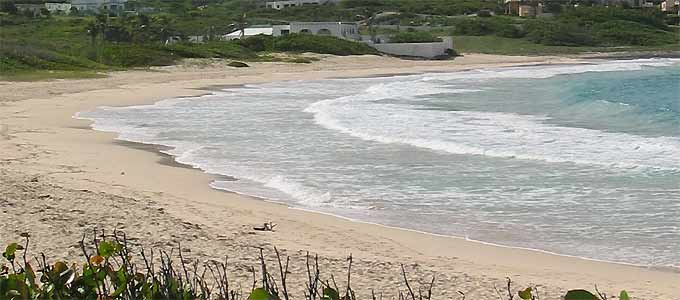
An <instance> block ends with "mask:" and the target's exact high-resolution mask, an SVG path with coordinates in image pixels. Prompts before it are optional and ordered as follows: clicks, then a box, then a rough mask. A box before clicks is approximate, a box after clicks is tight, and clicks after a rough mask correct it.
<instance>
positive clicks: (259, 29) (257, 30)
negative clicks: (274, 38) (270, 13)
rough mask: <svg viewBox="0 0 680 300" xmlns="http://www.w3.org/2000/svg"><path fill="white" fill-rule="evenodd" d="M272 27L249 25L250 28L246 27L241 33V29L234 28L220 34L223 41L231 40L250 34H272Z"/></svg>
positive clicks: (246, 36)
mask: <svg viewBox="0 0 680 300" xmlns="http://www.w3.org/2000/svg"><path fill="white" fill-rule="evenodd" d="M272 32H273V28H272V27H251V28H246V29H244V30H243V35H242V32H241V30H236V31H234V32H231V33H227V34H225V35H223V36H222V39H223V40H225V41H231V40H238V39H241V38H248V37H251V36H256V35H260V34H263V35H272Z"/></svg>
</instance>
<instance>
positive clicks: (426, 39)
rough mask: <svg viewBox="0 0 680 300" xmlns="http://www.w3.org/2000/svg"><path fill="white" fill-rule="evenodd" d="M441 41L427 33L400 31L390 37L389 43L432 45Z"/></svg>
mask: <svg viewBox="0 0 680 300" xmlns="http://www.w3.org/2000/svg"><path fill="white" fill-rule="evenodd" d="M441 41H442V39H441V38H439V37H437V36H435V35H433V34H432V33H430V32H427V31H401V32H399V33H397V34H395V35H393V36H391V37H390V42H391V43H432V42H441Z"/></svg>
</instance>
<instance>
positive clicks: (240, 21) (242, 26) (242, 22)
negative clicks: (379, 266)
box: [233, 13, 248, 39]
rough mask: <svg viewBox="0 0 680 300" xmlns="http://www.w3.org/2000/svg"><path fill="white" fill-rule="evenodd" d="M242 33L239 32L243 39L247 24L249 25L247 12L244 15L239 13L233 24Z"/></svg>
mask: <svg viewBox="0 0 680 300" xmlns="http://www.w3.org/2000/svg"><path fill="white" fill-rule="evenodd" d="M233 25H234V26H235V27H236V28H237V29H238V30H239V31H241V33H240V34H239V37H238V38H239V39H243V38H244V37H245V36H246V26H248V20H247V18H246V13H243V15H241V14H239V15H238V17H236V19H234V24H233Z"/></svg>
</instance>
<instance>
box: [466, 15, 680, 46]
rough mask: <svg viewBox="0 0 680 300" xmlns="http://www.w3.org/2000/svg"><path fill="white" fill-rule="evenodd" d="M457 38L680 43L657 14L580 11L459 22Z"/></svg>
mask: <svg viewBox="0 0 680 300" xmlns="http://www.w3.org/2000/svg"><path fill="white" fill-rule="evenodd" d="M453 34H454V35H468V36H481V35H496V36H500V37H507V38H526V39H528V40H530V41H532V42H535V43H539V44H544V45H551V46H659V45H665V44H673V43H677V42H678V36H677V33H674V32H673V31H672V30H671V29H670V28H669V27H668V26H667V25H666V21H665V16H664V15H663V14H661V13H660V12H658V11H656V10H632V9H623V8H605V7H577V8H572V9H567V10H564V11H563V12H562V13H561V14H560V15H559V16H557V17H555V18H545V19H529V20H517V19H510V18H507V17H492V18H465V19H461V20H457V21H456V22H455V25H454V30H453Z"/></svg>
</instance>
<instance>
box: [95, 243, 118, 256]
mask: <svg viewBox="0 0 680 300" xmlns="http://www.w3.org/2000/svg"><path fill="white" fill-rule="evenodd" d="M120 249H121V245H120V244H118V243H116V242H109V241H102V242H101V243H99V248H98V250H99V255H101V256H103V257H111V256H112V255H114V254H116V252H118V251H120Z"/></svg>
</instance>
